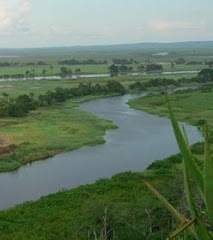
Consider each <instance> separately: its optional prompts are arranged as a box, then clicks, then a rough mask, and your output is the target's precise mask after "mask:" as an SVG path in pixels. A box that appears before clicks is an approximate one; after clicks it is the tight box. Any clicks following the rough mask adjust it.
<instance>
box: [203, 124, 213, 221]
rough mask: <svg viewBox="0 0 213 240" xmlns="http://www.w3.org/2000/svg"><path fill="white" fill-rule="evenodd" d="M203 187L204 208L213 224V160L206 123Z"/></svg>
mask: <svg viewBox="0 0 213 240" xmlns="http://www.w3.org/2000/svg"><path fill="white" fill-rule="evenodd" d="M204 188H205V198H206V208H207V211H208V216H209V218H210V221H211V223H212V225H213V161H212V158H211V153H210V146H209V131H208V125H207V124H206V129H205V157H204Z"/></svg>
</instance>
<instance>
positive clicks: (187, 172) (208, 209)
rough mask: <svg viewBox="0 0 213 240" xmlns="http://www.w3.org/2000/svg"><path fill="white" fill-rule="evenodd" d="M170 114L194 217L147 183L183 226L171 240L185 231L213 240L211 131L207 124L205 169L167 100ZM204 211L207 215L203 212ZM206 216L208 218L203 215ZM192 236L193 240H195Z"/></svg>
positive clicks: (178, 228)
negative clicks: (176, 207)
mask: <svg viewBox="0 0 213 240" xmlns="http://www.w3.org/2000/svg"><path fill="white" fill-rule="evenodd" d="M166 102H167V104H168V111H169V115H170V119H171V123H172V127H173V131H174V133H175V137H176V140H177V144H178V146H179V149H180V152H181V154H182V159H183V176H184V189H185V193H186V200H187V205H188V209H189V212H190V217H189V218H185V216H184V215H183V214H182V213H180V212H179V211H178V210H177V209H175V208H174V207H173V206H172V205H171V204H170V203H169V202H168V201H167V200H166V199H165V198H164V197H163V196H162V195H161V194H160V193H159V192H158V191H157V190H156V189H155V188H154V187H153V186H151V185H150V184H149V183H148V182H146V183H145V184H146V185H147V187H148V188H149V189H150V190H151V191H152V192H153V193H154V194H155V196H156V197H157V198H158V199H159V200H160V201H161V202H162V203H163V204H164V205H165V207H166V208H167V209H168V210H169V211H170V212H171V213H172V214H173V215H174V216H175V217H176V218H177V220H178V221H179V222H180V225H179V226H178V227H177V228H176V229H175V230H174V231H173V232H172V233H171V234H170V235H169V237H168V239H174V238H176V237H177V236H179V235H180V234H181V233H183V232H185V231H189V232H190V236H191V237H192V238H194V239H197V240H211V239H213V234H212V227H213V160H212V158H211V153H210V147H209V130H208V125H207V123H206V127H205V153H204V155H205V156H204V162H203V168H202V169H201V168H200V167H199V166H198V165H197V163H196V162H195V157H194V156H193V155H192V153H191V151H190V147H189V144H188V139H187V136H186V133H185V130H183V131H181V129H180V127H179V124H178V122H177V120H176V118H175V115H174V113H173V110H172V107H171V105H170V103H169V100H168V97H166ZM191 179H192V180H193V182H194V183H195V185H196V187H197V189H198V190H199V195H200V199H201V201H202V204H203V205H204V211H202V212H201V210H200V209H199V208H198V206H196V204H195V192H194V191H193V190H192V187H191V186H190V180H191ZM203 212H204V213H203ZM203 215H204V216H203ZM191 237H190V239H192V238H191Z"/></svg>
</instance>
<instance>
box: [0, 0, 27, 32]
mask: <svg viewBox="0 0 213 240" xmlns="http://www.w3.org/2000/svg"><path fill="white" fill-rule="evenodd" d="M30 10H31V7H30V3H29V1H28V0H1V1H0V33H1V35H2V34H8V33H11V32H14V31H26V30H27V29H29V26H28V22H27V18H26V17H27V15H28V13H29V12H30Z"/></svg>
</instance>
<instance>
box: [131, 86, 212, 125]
mask: <svg viewBox="0 0 213 240" xmlns="http://www.w3.org/2000/svg"><path fill="white" fill-rule="evenodd" d="M169 100H170V102H171V105H172V107H173V110H174V113H175V116H176V117H177V119H178V120H181V121H184V122H188V123H190V124H192V125H197V123H198V121H199V120H201V119H205V120H207V121H208V123H209V125H210V129H212V128H213V104H212V102H213V92H206V93H205V92H202V91H201V90H195V91H186V92H183V93H175V94H171V95H169ZM129 105H130V106H131V107H133V108H135V109H138V110H143V111H146V112H149V113H152V114H158V115H160V116H167V117H168V109H167V106H166V104H165V96H164V95H148V96H146V97H142V98H137V99H131V100H130V101H129Z"/></svg>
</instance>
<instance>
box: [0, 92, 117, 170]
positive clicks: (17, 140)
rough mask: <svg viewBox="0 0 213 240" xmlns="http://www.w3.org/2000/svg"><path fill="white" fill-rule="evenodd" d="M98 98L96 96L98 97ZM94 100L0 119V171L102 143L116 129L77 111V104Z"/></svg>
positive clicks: (79, 100) (108, 122)
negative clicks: (106, 133)
mask: <svg viewBox="0 0 213 240" xmlns="http://www.w3.org/2000/svg"><path fill="white" fill-rule="evenodd" d="M99 97H100V96H99ZM94 98H95V96H89V97H82V98H79V99H76V100H70V101H67V102H66V103H63V104H55V105H53V106H50V107H42V108H39V109H37V110H35V111H32V112H30V113H29V115H28V116H26V117H23V118H1V119H0V129H1V130H0V131H1V134H0V135H1V148H0V151H1V155H0V171H9V170H14V169H16V168H18V167H20V166H21V165H23V164H26V163H29V162H32V161H35V160H40V159H43V158H47V157H49V156H53V155H55V154H57V153H60V152H62V151H63V152H65V151H68V150H73V149H76V148H80V147H82V146H86V145H87V146H88V145H90V146H91V145H96V144H100V143H103V142H104V139H103V136H104V134H105V131H106V130H108V129H112V128H115V127H116V126H115V125H114V124H113V123H112V122H110V121H107V120H103V119H101V118H99V117H97V116H94V115H92V114H89V113H86V112H83V111H81V110H79V108H78V106H79V103H81V102H83V101H87V100H90V99H94Z"/></svg>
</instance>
